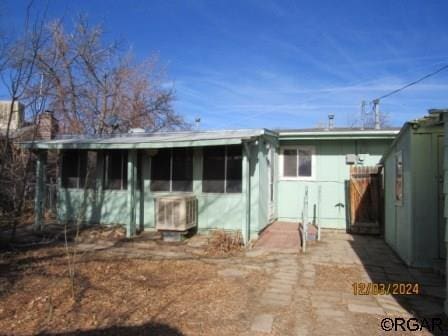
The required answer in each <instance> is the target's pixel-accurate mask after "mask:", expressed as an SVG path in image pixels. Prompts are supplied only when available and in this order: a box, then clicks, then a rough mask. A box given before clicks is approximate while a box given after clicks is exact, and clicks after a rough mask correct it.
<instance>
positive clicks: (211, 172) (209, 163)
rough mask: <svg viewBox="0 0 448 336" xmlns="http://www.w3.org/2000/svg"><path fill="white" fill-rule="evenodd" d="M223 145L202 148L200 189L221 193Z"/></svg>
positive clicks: (223, 169)
mask: <svg viewBox="0 0 448 336" xmlns="http://www.w3.org/2000/svg"><path fill="white" fill-rule="evenodd" d="M225 151H226V148H225V147H206V148H204V152H203V153H204V160H203V170H202V174H203V175H202V179H203V181H202V191H203V192H206V193H223V192H224V189H225V185H224V181H225Z"/></svg>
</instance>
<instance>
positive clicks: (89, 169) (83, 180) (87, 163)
mask: <svg viewBox="0 0 448 336" xmlns="http://www.w3.org/2000/svg"><path fill="white" fill-rule="evenodd" d="M96 166H97V152H94V151H85V152H80V153H79V175H80V179H79V187H80V188H87V189H95V188H96Z"/></svg>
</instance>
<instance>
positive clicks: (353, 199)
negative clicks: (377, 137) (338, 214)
mask: <svg viewBox="0 0 448 336" xmlns="http://www.w3.org/2000/svg"><path fill="white" fill-rule="evenodd" d="M349 185H350V187H349V192H350V221H349V222H350V226H349V231H350V232H352V233H370V234H379V233H380V232H381V231H380V222H381V213H382V211H381V204H382V203H381V200H382V183H381V174H380V171H379V168H378V167H362V166H351V167H350V184H349Z"/></svg>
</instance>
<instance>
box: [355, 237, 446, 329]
mask: <svg viewBox="0 0 448 336" xmlns="http://www.w3.org/2000/svg"><path fill="white" fill-rule="evenodd" d="M351 238H352V239H351V240H349V244H350V246H351V248H352V249H353V251H354V252H355V253H356V255H357V256H358V258H359V261H360V262H361V263H362V266H363V267H364V269H365V270H366V273H367V275H368V278H367V279H363V280H360V282H361V281H362V282H370V283H375V284H384V285H385V286H386V288H387V287H388V288H391V289H392V290H393V289H398V291H399V292H398V293H392V299H393V300H395V301H396V302H397V303H399V305H400V306H401V307H402V308H403V309H404V310H405V311H407V312H408V313H409V315H412V316H403V317H404V318H405V319H408V318H409V317H415V318H418V319H426V320H428V321H431V319H441V320H442V322H443V326H442V327H443V331H441V330H440V329H439V328H435V330H429V329H427V331H428V332H430V333H432V334H434V335H442V334H443V335H446V334H447V333H448V319H447V317H446V316H445V314H444V312H443V307H444V300H445V296H446V285H445V278H444V277H443V276H442V275H441V274H437V273H435V272H434V271H433V270H431V269H422V268H413V267H408V266H407V265H405V264H404V263H403V261H402V260H401V259H400V258H399V257H398V256H397V255H396V254H395V252H394V251H393V250H392V249H391V248H390V247H389V246H388V245H387V244H386V243H385V241H384V240H383V238H382V237H378V236H367V235H351ZM397 284H398V285H397ZM400 284H418V289H419V293H418V294H414V293H409V294H401V293H400V289H399V287H400ZM403 287H404V286H403V285H402V286H401V288H403ZM409 287H410V286H408V288H409ZM377 299H378V300H379V301H380V300H383V299H384V300H386V296H384V295H378V296H377ZM384 302H386V303H385V305H384V307H388V306H387V301H384ZM385 310H386V311H387V309H385ZM388 313H394V312H393V310H392V311H391V312H388ZM395 315H396V316H400V312H396V314H395ZM398 331H402V330H401V329H398Z"/></svg>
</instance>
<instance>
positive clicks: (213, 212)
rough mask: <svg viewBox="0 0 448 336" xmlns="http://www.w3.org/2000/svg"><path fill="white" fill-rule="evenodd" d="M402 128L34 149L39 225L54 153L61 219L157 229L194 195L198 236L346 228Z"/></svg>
mask: <svg viewBox="0 0 448 336" xmlns="http://www.w3.org/2000/svg"><path fill="white" fill-rule="evenodd" d="M397 132H398V131H396V130H356V129H330V130H325V129H307V130H300V129H296V130H277V131H270V130H266V129H255V130H230V131H188V132H164V133H152V134H150V133H148V134H147V133H144V134H142V133H135V134H122V135H113V136H108V137H101V138H89V137H72V138H65V139H55V140H49V141H38V142H33V143H28V144H26V146H27V147H29V148H32V149H33V150H35V151H36V152H37V153H38V162H37V181H38V183H37V189H36V212H37V216H36V225H37V226H40V225H41V224H42V213H43V204H44V202H43V199H44V195H45V171H46V157H47V152H48V151H56V152H57V153H58V154H59V155H60V157H61V160H60V162H61V163H60V174H59V175H60V177H59V181H58V185H59V188H58V189H59V191H58V201H57V203H58V206H57V209H58V211H57V213H58V217H59V219H60V220H61V221H81V222H83V223H102V224H121V225H123V226H125V228H126V230H127V234H128V236H132V235H134V234H136V233H137V232H138V231H140V230H151V229H154V228H155V218H156V214H155V212H156V210H155V200H156V199H157V198H159V197H163V196H166V195H174V194H188V195H194V197H195V198H196V200H197V214H198V216H197V225H198V230H200V231H202V230H211V229H225V230H234V231H240V232H241V233H242V236H243V238H244V240H245V242H247V241H249V240H251V239H255V238H257V237H258V234H259V233H260V232H261V231H262V230H263V229H264V228H265V227H266V226H267V225H268V224H269V223H271V222H273V221H274V220H280V221H298V220H299V219H300V218H301V216H302V212H303V205H304V197H305V196H304V195H305V190H308V201H309V209H310V211H309V213H308V214H307V216H306V217H308V219H309V221H312V220H316V218H318V220H319V222H320V223H321V225H322V227H325V228H334V229H345V228H346V225H347V215H346V200H347V195H346V189H345V185H346V181H347V180H348V179H349V175H350V173H349V172H350V167H351V166H353V165H362V166H374V165H376V164H378V163H379V161H380V158H381V157H382V155H383V153H384V152H385V151H386V149H387V148H388V146H389V145H390V144H391V142H392V141H393V139H394V137H395V136H396V134H397Z"/></svg>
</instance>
